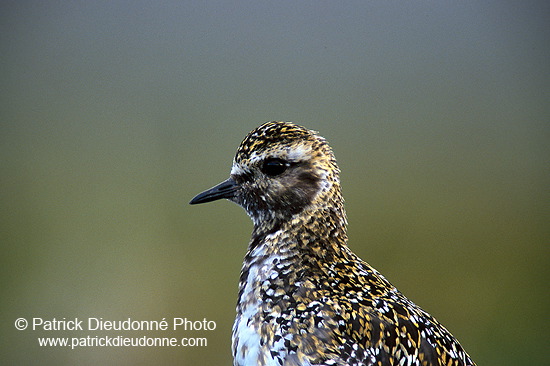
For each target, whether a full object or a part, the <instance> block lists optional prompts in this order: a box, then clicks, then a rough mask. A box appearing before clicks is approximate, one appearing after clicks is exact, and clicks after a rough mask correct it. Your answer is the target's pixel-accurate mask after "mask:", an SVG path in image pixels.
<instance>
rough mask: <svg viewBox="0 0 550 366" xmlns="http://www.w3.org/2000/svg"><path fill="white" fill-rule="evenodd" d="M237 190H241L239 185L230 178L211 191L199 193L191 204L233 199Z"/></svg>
mask: <svg viewBox="0 0 550 366" xmlns="http://www.w3.org/2000/svg"><path fill="white" fill-rule="evenodd" d="M237 188H239V186H238V185H237V183H235V181H234V180H233V179H231V178H229V179H227V180H224V181H223V182H221V183H220V184H218V185H217V186H214V187H212V188H210V189H209V190H206V191H204V192H202V193H199V194H198V195H196V196H195V198H193V199H192V200H191V202H189V204H191V205H196V204H198V203H206V202H211V201H216V200H219V199H222V198H227V199H231V198H233V197H235V191H236V190H237Z"/></svg>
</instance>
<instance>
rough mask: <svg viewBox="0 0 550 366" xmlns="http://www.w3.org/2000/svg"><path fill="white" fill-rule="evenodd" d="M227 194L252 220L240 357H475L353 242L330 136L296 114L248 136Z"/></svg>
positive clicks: (266, 364)
mask: <svg viewBox="0 0 550 366" xmlns="http://www.w3.org/2000/svg"><path fill="white" fill-rule="evenodd" d="M221 198H226V199H228V200H230V201H233V202H235V203H237V204H239V205H240V206H242V207H243V208H244V209H245V210H246V212H247V213H248V215H249V216H250V217H251V218H252V221H253V222H254V229H253V231H252V238H251V240H250V242H249V244H248V250H247V252H246V256H245V258H244V263H243V267H242V271H241V276H240V283H239V295H238V296H239V299H238V303H237V317H236V320H235V324H234V326H233V346H232V349H233V357H234V365H238V366H272V365H277V366H282V365H285V366H286V365H288V366H292V365H296V366H298V365H300V366H302V365H304V366H305V365H308V366H314V365H315V366H317V365H318V366H321V365H327V366H328V365H350V366H354V365H357V366H358V365H380V366H382V365H384V366H385V365H410V366H412V365H426V366H427V365H445V366H451V365H457V366H458V365H460V366H468V365H475V364H474V362H473V361H472V359H471V358H470V357H469V356H468V354H467V353H466V352H465V351H464V349H463V348H462V346H461V345H460V344H459V343H458V341H457V340H456V339H455V338H454V337H453V336H452V335H451V333H449V331H448V330H447V329H446V328H445V327H443V326H442V325H441V324H440V323H439V322H438V321H437V320H435V319H434V318H433V317H432V316H431V315H429V314H428V313H427V312H425V311H424V310H422V309H421V308H420V307H418V306H417V305H415V304H414V303H413V302H411V301H410V300H409V299H407V298H406V297H405V296H404V295H403V294H401V293H400V292H399V291H398V290H397V289H396V288H395V287H394V286H393V285H392V284H391V283H390V282H388V280H386V278H384V276H382V275H381V274H380V273H378V271H376V270H375V269H374V268H372V267H371V266H370V265H369V264H367V263H366V262H364V261H362V260H361V259H360V258H359V257H357V256H356V255H355V254H354V253H352V251H351V250H350V249H349V248H348V246H347V235H346V225H347V221H346V214H345V211H344V205H343V203H344V201H343V199H342V195H341V189H340V180H339V168H338V165H337V164H336V160H335V157H334V154H333V152H332V150H331V148H330V147H329V145H328V144H327V142H326V140H325V139H324V138H322V137H320V136H319V135H317V133H316V132H314V131H310V130H308V129H306V128H303V127H300V126H298V125H296V124H294V123H290V122H268V123H265V124H263V125H261V126H260V127H258V128H256V129H255V130H253V131H252V132H250V133H249V134H248V136H246V138H245V139H244V140H243V142H242V143H241V145H240V146H239V148H238V150H237V154H236V156H235V158H234V160H233V167H232V168H231V174H230V178H229V179H227V180H226V181H224V182H222V183H220V184H218V185H217V186H215V187H213V188H211V189H209V190H207V191H205V192H203V193H201V194H199V195H197V196H196V197H195V198H193V200H192V201H191V202H190V203H191V204H197V203H204V202H210V201H214V200H217V199H221Z"/></svg>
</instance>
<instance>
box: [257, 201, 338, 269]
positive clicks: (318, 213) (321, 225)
mask: <svg viewBox="0 0 550 366" xmlns="http://www.w3.org/2000/svg"><path fill="white" fill-rule="evenodd" d="M320 202H322V204H317V205H311V206H309V207H307V208H305V209H304V210H303V211H301V212H300V213H298V214H295V215H293V216H291V217H289V218H286V219H273V220H272V221H269V222H266V221H264V222H262V223H261V224H259V225H255V226H254V230H253V232H252V238H251V241H250V244H249V247H248V253H247V257H250V256H254V253H260V252H261V253H262V254H261V256H271V255H275V256H278V257H282V258H283V257H291V256H296V255H298V256H299V257H303V256H306V257H311V258H312V259H318V260H326V259H327V258H326V257H332V256H333V255H336V253H339V252H340V249H341V248H342V247H344V246H346V245H347V233H346V226H347V221H346V213H345V210H344V207H343V205H342V204H341V203H340V202H341V201H339V200H336V202H334V200H332V199H328V200H327V201H320Z"/></svg>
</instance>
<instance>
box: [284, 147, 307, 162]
mask: <svg viewBox="0 0 550 366" xmlns="http://www.w3.org/2000/svg"><path fill="white" fill-rule="evenodd" d="M310 158H311V146H309V145H306V144H300V145H297V146H293V147H292V149H290V150H289V152H288V160H290V161H304V160H309V159H310Z"/></svg>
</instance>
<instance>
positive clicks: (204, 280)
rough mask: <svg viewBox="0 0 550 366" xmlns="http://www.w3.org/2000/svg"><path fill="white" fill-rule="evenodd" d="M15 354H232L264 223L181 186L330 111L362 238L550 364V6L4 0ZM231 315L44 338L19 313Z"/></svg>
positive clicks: (477, 340) (467, 322) (137, 359)
mask: <svg viewBox="0 0 550 366" xmlns="http://www.w3.org/2000/svg"><path fill="white" fill-rule="evenodd" d="M0 14H1V15H0V17H1V22H0V47H1V48H0V63H1V70H0V85H1V87H0V93H1V108H0V123H1V125H0V152H1V156H2V158H1V159H0V204H1V207H2V211H1V221H0V243H1V244H0V245H1V249H2V255H1V256H0V258H1V266H0V274H1V276H0V278H1V280H0V281H1V282H0V283H1V293H0V299H1V300H0V306H1V324H0V326H1V329H2V332H1V334H0V342H1V343H2V345H1V347H0V349H1V358H2V360H3V361H2V362H3V363H5V364H10V365H15V364H17V365H30V364H38V363H40V364H43V365H54V364H55V365H74V364H79V365H97V364H104V365H109V364H110V365H151V364H163V365H198V364H203V365H228V364H230V363H231V352H230V333H231V325H232V323H233V317H234V306H235V302H236V296H237V282H238V277H239V271H240V266H241V261H242V258H243V256H244V253H245V250H246V245H247V241H248V237H249V233H250V230H251V227H252V225H251V223H250V222H249V219H248V218H247V216H246V215H245V213H244V212H243V211H242V210H241V209H240V208H239V207H237V206H236V205H233V204H230V203H228V202H217V203H212V204H207V205H201V206H195V207H191V206H189V205H188V204H187V202H188V201H189V200H190V199H191V198H192V197H193V196H194V195H195V194H196V193H199V192H200V191H202V190H203V189H206V188H209V187H210V186H212V185H214V184H216V183H218V182H219V181H221V180H223V179H225V178H226V177H227V176H228V173H229V169H230V164H231V160H232V158H233V154H234V152H235V150H236V148H237V146H238V144H239V143H240V141H241V140H242V138H243V137H244V136H245V135H246V134H247V133H248V132H249V131H250V130H251V129H253V128H254V127H256V126H257V125H259V124H260V123H262V122H265V121H268V120H289V121H295V122H297V123H299V124H302V125H305V126H306V127H308V128H311V129H315V130H317V131H320V133H321V135H323V136H324V137H326V138H327V139H328V140H329V142H330V143H331V145H332V147H333V149H334V151H335V153H336V156H337V158H338V160H339V163H340V166H341V168H342V184H343V189H344V195H345V197H346V202H347V209H348V217H349V223H350V226H349V236H350V246H351V248H352V249H353V250H354V251H355V252H356V253H358V254H359V255H360V256H361V257H362V258H363V259H365V260H367V261H368V262H369V263H371V264H372V265H373V266H374V267H376V268H377V269H378V270H380V271H381V272H382V273H384V274H385V275H386V276H387V277H388V279H389V280H390V281H392V282H393V283H394V284H395V285H396V286H397V287H398V288H399V289H400V290H401V291H403V292H404V293H405V294H406V295H407V296H408V297H410V298H411V299H412V300H414V301H415V302H416V303H418V304H419V305H421V306H422V307H423V308H425V309H426V310H427V311H429V312H431V313H432V314H433V315H434V316H436V317H437V318H438V319H439V320H440V321H441V322H442V323H443V324H445V325H446V326H447V327H448V328H449V329H450V330H451V332H452V333H453V334H454V335H455V336H457V337H458V338H459V339H460V341H461V343H462V344H463V345H464V347H465V348H466V349H467V350H468V352H469V353H470V354H471V356H472V357H473V358H474V359H475V360H477V362H478V364H479V365H520V364H521V365H546V364H548V362H549V359H548V351H547V347H548V342H549V337H548V327H549V325H550V324H549V317H548V310H549V305H550V301H549V291H548V284H547V283H548V279H549V270H548V263H549V249H548V238H549V234H550V233H549V225H548V222H549V219H550V212H549V206H548V202H549V198H550V197H549V186H550V185H549V183H550V182H549V156H550V154H549V153H550V151H549V150H550V149H549V132H550V128H549V122H550V107H549V105H550V103H549V99H550V98H549V96H550V93H549V92H550V66H549V65H550V42H549V41H550V27H549V25H548V24H549V19H550V5H549V3H548V2H543V1H538V2H537V1H522V2H520V1H483V2H480V1H460V2H457V1H438V2H436V1H406V2H405V1H346V2H336V1H315V2H313V1H298V2H296V1H277V2H258V1H237V2H223V1H157V2H153V1H139V0H138V1H70V2H69V1H2V3H1V5H0ZM19 317H25V318H29V319H30V318H33V317H42V318H45V319H51V318H54V317H55V318H57V319H61V318H64V317H65V318H67V319H70V318H73V317H79V318H81V319H87V318H88V317H97V318H99V317H102V318H104V319H106V320H124V319H127V318H128V317H131V318H132V319H135V320H162V318H166V319H168V320H171V319H172V318H174V317H182V318H188V319H192V320H202V319H204V318H206V319H207V320H212V321H215V322H216V324H217V328H216V329H215V330H213V331H206V332H205V331H187V332H184V331H174V332H170V331H166V332H128V333H127V335H129V336H136V337H137V336H144V335H147V336H151V337H153V336H169V337H172V336H174V337H207V339H208V346H207V347H202V348H200V347H195V348H168V347H164V348H163V347H153V348H132V347H128V348H115V347H111V348H106V347H104V348H101V347H88V348H80V349H76V350H71V349H67V348H55V347H48V348H41V347H39V346H38V344H37V340H36V338H37V337H38V336H56V337H65V336H67V337H73V336H86V335H91V336H105V335H110V336H116V335H119V333H117V332H96V333H92V334H90V332H62V331H59V332H54V331H50V332H48V331H43V332H42V331H34V332H33V331H30V330H26V331H17V330H16V329H15V327H14V321H15V319H17V318H19Z"/></svg>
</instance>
